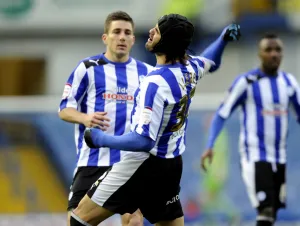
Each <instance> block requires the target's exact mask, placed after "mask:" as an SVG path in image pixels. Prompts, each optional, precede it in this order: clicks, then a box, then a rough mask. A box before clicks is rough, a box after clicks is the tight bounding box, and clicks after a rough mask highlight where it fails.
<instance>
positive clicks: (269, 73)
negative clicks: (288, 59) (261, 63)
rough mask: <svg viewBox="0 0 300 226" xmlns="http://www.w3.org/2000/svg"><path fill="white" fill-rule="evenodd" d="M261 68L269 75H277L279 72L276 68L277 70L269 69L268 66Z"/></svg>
mask: <svg viewBox="0 0 300 226" xmlns="http://www.w3.org/2000/svg"><path fill="white" fill-rule="evenodd" d="M260 70H261V71H262V72H263V73H265V74H267V75H270V76H275V75H277V72H278V70H277V69H276V70H274V69H273V70H270V69H267V68H264V67H260Z"/></svg>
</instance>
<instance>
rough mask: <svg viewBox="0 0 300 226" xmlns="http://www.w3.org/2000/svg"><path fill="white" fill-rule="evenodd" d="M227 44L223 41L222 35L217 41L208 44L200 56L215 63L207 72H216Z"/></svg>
mask: <svg viewBox="0 0 300 226" xmlns="http://www.w3.org/2000/svg"><path fill="white" fill-rule="evenodd" d="M226 44H227V42H226V41H224V40H223V35H221V36H220V37H219V38H218V39H217V40H215V41H214V42H213V43H212V44H210V45H209V46H208V47H207V48H206V49H205V50H204V51H203V53H202V54H201V56H202V57H205V58H207V59H209V60H211V61H213V62H214V63H215V65H213V66H212V67H211V68H210V70H209V72H214V71H216V70H217V69H218V68H219V67H220V65H221V59H222V55H223V52H224V49H225V46H226Z"/></svg>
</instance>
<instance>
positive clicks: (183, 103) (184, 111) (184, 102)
mask: <svg viewBox="0 0 300 226" xmlns="http://www.w3.org/2000/svg"><path fill="white" fill-rule="evenodd" d="M195 91H196V87H194V88H193V89H192V90H191V92H190V94H189V95H184V96H183V97H182V98H181V99H180V101H179V106H180V111H178V112H177V117H176V118H177V119H178V120H179V122H178V123H176V124H175V125H174V126H172V128H171V131H172V132H176V131H178V130H180V129H181V127H182V126H183V125H184V123H185V120H186V118H187V117H188V103H189V99H191V98H192V97H193V96H194V95H195Z"/></svg>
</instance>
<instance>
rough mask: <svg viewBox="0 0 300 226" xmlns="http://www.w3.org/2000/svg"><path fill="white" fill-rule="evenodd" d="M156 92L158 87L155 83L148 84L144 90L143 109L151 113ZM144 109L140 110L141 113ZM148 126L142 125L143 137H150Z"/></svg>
mask: <svg viewBox="0 0 300 226" xmlns="http://www.w3.org/2000/svg"><path fill="white" fill-rule="evenodd" d="M157 90H158V85H157V84H155V83H152V82H150V83H149V84H148V87H147V90H146V94H145V103H144V108H148V109H150V110H151V111H152V108H153V103H154V99H155V96H156V93H157ZM143 110H144V109H141V111H143ZM149 126H150V125H149V124H144V125H143V131H144V132H143V134H142V135H143V136H147V137H150V127H149Z"/></svg>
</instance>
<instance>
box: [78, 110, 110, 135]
mask: <svg viewBox="0 0 300 226" xmlns="http://www.w3.org/2000/svg"><path fill="white" fill-rule="evenodd" d="M106 115H107V112H94V113H91V114H86V115H85V117H84V119H83V124H84V125H85V127H87V128H92V127H98V128H100V129H101V130H103V131H106V130H107V127H109V123H108V122H109V121H110V119H109V118H108V117H107V116H106Z"/></svg>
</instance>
